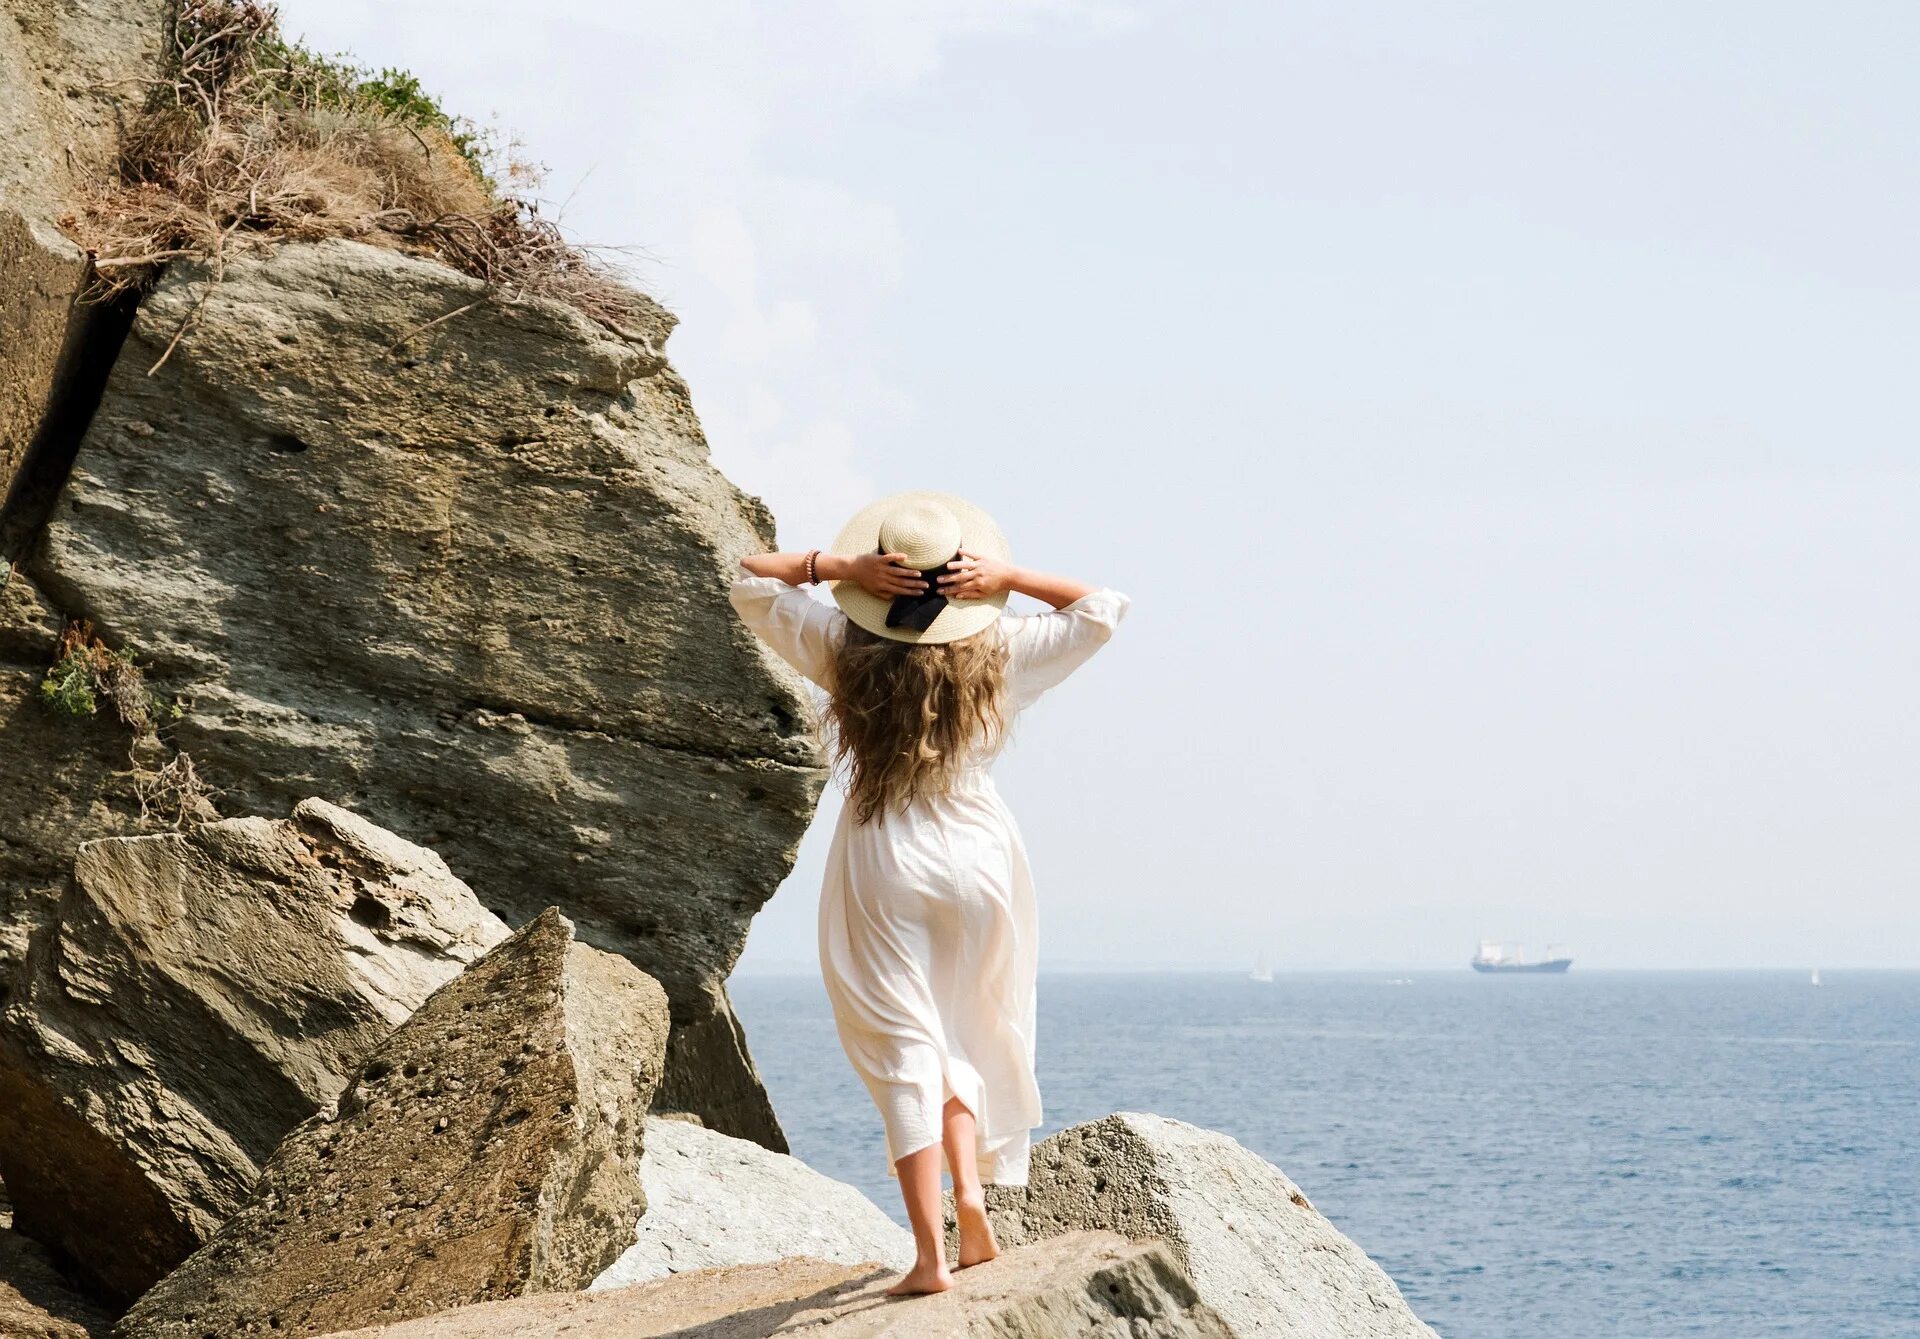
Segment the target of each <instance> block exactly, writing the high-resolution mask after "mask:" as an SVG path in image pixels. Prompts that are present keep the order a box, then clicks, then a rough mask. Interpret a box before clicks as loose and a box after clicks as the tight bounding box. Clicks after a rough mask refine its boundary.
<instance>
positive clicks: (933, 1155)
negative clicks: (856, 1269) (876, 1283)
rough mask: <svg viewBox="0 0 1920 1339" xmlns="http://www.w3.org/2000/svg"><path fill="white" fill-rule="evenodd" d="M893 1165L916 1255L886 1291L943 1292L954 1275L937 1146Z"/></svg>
mask: <svg viewBox="0 0 1920 1339" xmlns="http://www.w3.org/2000/svg"><path fill="white" fill-rule="evenodd" d="M893 1165H894V1169H895V1170H896V1171H898V1172H899V1173H900V1194H901V1197H902V1198H904V1199H905V1200H906V1202H907V1221H908V1222H910V1223H912V1224H913V1248H914V1251H915V1258H914V1262H913V1268H912V1269H909V1270H908V1271H907V1272H906V1274H905V1275H904V1276H903V1277H902V1278H901V1280H900V1281H899V1282H898V1283H896V1284H894V1285H893V1286H892V1287H891V1288H889V1289H887V1292H888V1293H890V1294H892V1295H893V1296H896V1297H899V1296H904V1295H905V1294H908V1293H937V1292H945V1291H946V1290H947V1289H948V1288H951V1287H952V1286H953V1275H952V1274H950V1273H948V1272H947V1250H946V1245H947V1243H946V1234H945V1233H944V1232H943V1231H942V1230H941V1228H942V1224H941V1222H940V1145H938V1144H928V1145H927V1146H926V1147H925V1148H921V1149H915V1150H914V1151H913V1152H911V1153H909V1154H907V1156H906V1157H904V1158H901V1159H900V1160H899V1161H897V1162H895V1163H894V1164H893Z"/></svg>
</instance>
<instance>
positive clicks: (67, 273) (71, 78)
mask: <svg viewBox="0 0 1920 1339" xmlns="http://www.w3.org/2000/svg"><path fill="white" fill-rule="evenodd" d="M171 9H172V4H171V0H0V498H4V497H6V495H7V493H8V491H9V487H10V485H11V484H12V483H13V482H14V479H15V477H16V475H17V474H18V473H19V471H20V467H21V464H22V462H23V461H24V459H25V458H26V455H27V449H28V446H29V444H30V443H31V442H32V441H33V440H34V438H35V436H36V434H37V433H38V432H39V431H40V428H41V424H42V421H43V419H44V418H45V417H46V415H47V411H48V409H49V407H50V406H51V405H52V404H53V402H54V401H55V399H56V398H57V397H56V395H55V386H56V382H57V381H59V380H61V379H62V377H63V376H64V377H66V378H72V377H74V376H76V375H84V371H85V369H84V368H83V367H81V366H80V364H82V363H84V362H85V361H86V360H87V359H88V358H90V357H91V356H93V354H94V352H95V349H96V347H97V345H98V343H99V336H98V332H91V331H89V330H88V329H87V328H86V319H87V318H88V317H90V316H91V315H93V314H96V313H97V312H98V311H99V309H97V308H95V309H92V310H91V311H90V310H89V307H88V306H87V305H86V304H81V303H79V302H78V301H77V299H78V298H79V297H80V295H81V293H82V291H83V289H84V288H85V287H86V285H87V282H88V269H87V257H86V253H85V252H83V251H82V250H81V249H80V248H79V247H77V246H75V245H74V244H73V243H72V242H71V241H69V240H68V239H67V238H66V237H65V236H64V235H63V234H62V233H61V232H60V231H59V229H58V227H57V225H58V223H59V221H60V219H61V217H62V216H63V215H64V214H66V213H67V212H69V210H71V208H72V207H73V205H74V203H75V201H76V198H77V194H78V192H79V191H80V190H81V189H82V188H83V185H84V183H85V182H86V180H87V179H88V178H90V177H97V176H110V175H112V173H113V171H114V165H115V160H116V155H117V151H118V147H119V139H120V132H121V129H122V127H123V126H124V125H125V123H126V120H127V118H128V117H129V116H130V115H131V114H132V113H133V112H134V111H136V110H137V109H138V108H139V106H140V105H141V103H143V102H144V101H145V100H146V97H147V94H148V91H149V90H150V89H151V87H152V81H153V78H154V77H155V76H156V75H157V74H158V73H159V71H160V55H161V47H162V44H163V41H164V33H165V28H166V17H167V14H168V13H169V12H170V10H171ZM121 319H122V318H119V317H116V318H115V320H116V321H118V320H121ZM115 342H117V336H116V341H115ZM106 356H107V358H108V359H109V360H111V358H112V354H111V352H110V351H109V352H108V353H107V355H106ZM85 426H86V425H85V421H84V419H83V420H82V421H81V422H80V423H79V424H78V425H75V426H74V429H73V430H74V434H75V435H76V436H77V434H78V430H79V429H80V428H84V427H85ZM6 530H7V526H6V524H5V517H4V516H0V538H4V536H5V532H6ZM7 556H11V555H7Z"/></svg>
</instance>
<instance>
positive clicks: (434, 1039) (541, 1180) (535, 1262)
mask: <svg viewBox="0 0 1920 1339" xmlns="http://www.w3.org/2000/svg"><path fill="white" fill-rule="evenodd" d="M667 1026H668V1023H667V1002H666V997H665V995H664V994H663V993H662V991H661V990H660V987H659V986H658V985H657V984H656V983H655V982H654V981H652V980H651V979H650V978H648V977H647V976H645V975H644V974H642V973H641V972H640V971H639V970H638V969H636V968H635V967H634V966H633V965H632V964H630V963H628V962H627V961H626V960H625V959H623V958H620V957H618V956H616V955H614V954H610V953H603V952H601V951H599V950H598V949H593V948H589V947H588V946H586V945H585V944H580V943H576V942H575V941H574V938H573V927H572V925H571V924H570V923H569V922H568V921H567V919H566V917H564V916H562V915H561V914H560V913H559V912H558V911H551V910H550V911H547V912H544V913H542V914H541V915H540V916H538V917H536V918H535V919H534V920H533V921H532V922H530V923H529V924H528V925H526V926H525V927H523V928H522V929H520V930H518V931H516V932H515V933H514V934H513V935H512V936H511V937H510V938H508V939H506V940H504V941H502V942H501V944H500V945H499V946H498V947H496V948H495V949H494V950H493V951H492V952H491V953H489V954H488V955H487V956H486V957H485V958H483V959H481V960H480V961H479V962H478V963H476V964H475V965H474V966H473V967H471V968H469V969H468V970H467V971H466V972H465V973H463V974H462V975H461V976H459V977H458V978H456V979H455V980H454V981H452V982H451V983H450V984H448V985H446V986H445V987H443V988H442V989H440V990H439V991H438V992H436V993H435V994H434V996H433V997H432V998H431V999H429V1000H428V1001H427V1002H426V1004H424V1005H422V1006H421V1008H420V1010H419V1012H418V1013H416V1014H414V1016H413V1017H412V1018H410V1019H408V1020H407V1022H406V1023H404V1024H403V1025H401V1027H400V1028H399V1030H398V1031H396V1032H395V1033H394V1034H393V1035H392V1036H391V1037H390V1038H388V1039H387V1040H386V1041H385V1042H383V1043H382V1044H381V1045H380V1046H379V1047H377V1048H376V1049H375V1050H374V1051H373V1053H372V1054H371V1055H370V1056H369V1057H368V1058H367V1062H366V1065H365V1067H364V1068H363V1069H362V1070H361V1072H360V1074H359V1076H358V1077H357V1078H355V1079H354V1081H353V1083H352V1085H351V1086H350V1087H349V1088H348V1089H347V1090H346V1091H345V1092H344V1093H342V1094H341V1097H340V1101H339V1107H338V1110H337V1111H336V1112H331V1113H323V1114H321V1115H318V1116H316V1117H314V1118H313V1119H312V1120H310V1121H308V1122H307V1123H306V1124H304V1125H302V1126H300V1127H299V1128H298V1129H297V1130H295V1131H294V1132H293V1133H292V1134H291V1135H289V1136H288V1137H287V1139H286V1142H284V1143H283V1144H281V1146H280V1148H279V1150H278V1151H277V1152H276V1153H275V1154H274V1155H273V1159H272V1161H270V1162H269V1163H268V1164H267V1167H266V1169H265V1170H264V1171H263V1172H262V1174H261V1177H260V1181H259V1184H258V1185H257V1186H256V1187H255V1190H254V1193H253V1196H252V1197H251V1198H250V1199H249V1200H248V1201H247V1202H246V1204H245V1205H244V1206H242V1207H241V1209H240V1210H239V1212H237V1213H236V1214H235V1215H234V1216H233V1217H232V1218H230V1219H229V1220H228V1221H227V1223H226V1225H225V1226H224V1227H222V1228H221V1229H220V1232H219V1234H218V1235H216V1236H215V1237H214V1238H213V1240H211V1241H210V1242H208V1243H207V1244H206V1245H205V1246H203V1247H202V1248H201V1249H200V1250H199V1251H197V1252H196V1253H195V1254H194V1255H193V1256H192V1257H191V1258H190V1259H188V1261H187V1262H186V1263H185V1264H184V1265H182V1266H181V1267H180V1268H179V1269H177V1270H175V1271H174V1272H173V1273H172V1274H170V1275H168V1276H167V1277H166V1278H165V1279H163V1280H162V1281H161V1282H160V1283H159V1284H158V1285H156V1286H155V1287H154V1289H153V1290H152V1291H151V1292H149V1293H148V1294H147V1295H146V1296H145V1297H143V1298H141V1299H140V1301H139V1302H138V1303H137V1304H136V1305H135V1306H134V1308H133V1309H132V1310H131V1311H130V1312H128V1314H127V1315H126V1316H125V1317H124V1318H123V1319H122V1321H121V1322H120V1327H119V1329H118V1330H117V1331H116V1333H117V1334H120V1335H122V1336H125V1337H126V1339H162V1337H164V1339H202V1336H205V1335H208V1334H214V1335H219V1336H222V1339H225V1337H226V1336H230V1335H245V1334H262V1333H266V1332H269V1331H274V1332H284V1333H288V1334H319V1333H324V1332H326V1331H329V1330H336V1329H342V1328H346V1327H349V1326H356V1325H364V1324H368V1323H372V1322H379V1321H387V1320H403V1319H407V1318H409V1317H413V1316H421V1315H428V1314H431V1313H433V1312H436V1311H442V1310H445V1309H447V1308H449V1307H455V1306H461V1305H465V1304H467V1303H472V1302H482V1301H490V1300H494V1299H497V1298H504V1297H517V1296H520V1295H521V1294H524V1293H543V1292H557V1291H563V1290H570V1289H576V1288H584V1287H585V1286H586V1285H587V1284H588V1283H590V1282H591V1281H592V1280H593V1278H594V1276H595V1275H597V1274H599V1273H600V1271H601V1270H603V1269H605V1268H606V1267H607V1266H608V1265H609V1264H611V1263H613V1261H614V1259H615V1258H617V1257H618V1256H619V1254H620V1252H621V1251H622V1250H623V1249H624V1248H625V1247H626V1245H627V1243H628V1242H629V1241H630V1240H631V1239H632V1232H633V1223H634V1221H635V1220H636V1219H637V1218H639V1216H640V1215H641V1213H642V1212H644V1210H645V1208H646V1198H645V1196H644V1195H643V1193H642V1191H641V1185H640V1180H639V1175H638V1172H639V1165H640V1158H641V1152H642V1138H643V1132H644V1127H645V1125H646V1120H645V1116H646V1110H647V1104H648V1102H649V1100H650V1099H651V1098H652V1096H653V1092H654V1088H655V1086H656V1085H657V1084H658V1082H659V1080H660V1073H661V1068H662V1065H663V1062H664V1057H665V1053H666V1043H667Z"/></svg>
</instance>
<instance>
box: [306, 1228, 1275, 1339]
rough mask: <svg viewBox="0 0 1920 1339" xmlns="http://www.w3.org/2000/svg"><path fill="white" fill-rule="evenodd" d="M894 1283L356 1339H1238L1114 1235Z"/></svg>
mask: <svg viewBox="0 0 1920 1339" xmlns="http://www.w3.org/2000/svg"><path fill="white" fill-rule="evenodd" d="M894 1277H895V1275H894V1274H893V1272H892V1271H890V1270H884V1269H875V1268H872V1267H869V1266H864V1265H838V1264H832V1263H829V1262H827V1261H824V1260H812V1259H808V1258H806V1257H804V1256H800V1257H792V1258H789V1259H785V1260H779V1261H774V1262H771V1263H767V1264H758V1265H741V1266H736V1267H733V1268H730V1269H703V1270H699V1271H696V1272H694V1273H690V1274H676V1275H674V1276H673V1277H672V1278H670V1279H665V1280H661V1281H659V1282H656V1283H646V1284H640V1285H638V1286H635V1287H631V1288H618V1289H614V1290H612V1291H608V1292H592V1293H586V1294H574V1295H572V1296H565V1297H538V1298H525V1299H522V1300H520V1301H517V1302H499V1303H494V1304H491V1305H488V1306H476V1307H468V1308H464V1309H462V1310H459V1311H451V1312H446V1313H444V1314H442V1315H438V1316H433V1317H430V1318H429V1319H426V1320H416V1321H409V1322H407V1323H405V1324H401V1325H389V1326H386V1327H384V1328H379V1329H367V1330H355V1331H353V1332H352V1336H351V1339H505V1337H506V1336H513V1337H514V1339H558V1336H565V1339H649V1337H655V1339H665V1337H666V1336H672V1339H770V1336H773V1335H788V1334H799V1333H804V1334H806V1335H807V1336H808V1339H893V1337H894V1336H900V1337H901V1339H905V1337H906V1336H912V1339H963V1336H964V1339H986V1336H992V1337H993V1339H1233V1332H1232V1331H1231V1330H1229V1329H1228V1328H1227V1327H1226V1324H1225V1323H1224V1322H1223V1321H1221V1319H1220V1318H1219V1317H1218V1316H1217V1315H1215V1314H1214V1313H1213V1312H1212V1311H1210V1310H1208V1309H1207V1307H1205V1306H1204V1305H1202V1304H1201V1303H1200V1302H1199V1301H1198V1300H1197V1299H1196V1298H1195V1296H1194V1293H1193V1287H1192V1285H1191V1284H1189V1283H1188V1282H1187V1280H1186V1278H1185V1276H1184V1275H1182V1274H1181V1272H1180V1267H1179V1266H1178V1265H1177V1264H1175V1263H1174V1261H1173V1258H1172V1256H1171V1255H1169V1254H1168V1252H1167V1250H1166V1248H1165V1247H1164V1246H1162V1245H1160V1244H1158V1243H1147V1244H1142V1245H1133V1244H1129V1243H1127V1242H1124V1241H1122V1240H1120V1238H1118V1237H1116V1236H1113V1235H1112V1234H1110V1233H1103V1232H1082V1233H1076V1234H1074V1235H1072V1236H1066V1237H1058V1238H1055V1239H1054V1240H1052V1241H1047V1242H1042V1243H1038V1244H1035V1245H1032V1246H1029V1247H1027V1248H1025V1249H1024V1250H1020V1251H1013V1252H1009V1253H1008V1254H1006V1255H1004V1256H1002V1257H1001V1258H1000V1259H998V1260H994V1261H992V1262H990V1263H988V1264H984V1265H979V1266H976V1267H975V1268H973V1269H966V1270H961V1271H960V1272H959V1273H957V1274H956V1275H955V1276H954V1287H953V1289H952V1291H950V1292H945V1293H940V1294H937V1295H935V1296H932V1297H913V1298H901V1299H892V1298H888V1297H885V1296H884V1292H885V1290H886V1288H887V1286H888V1285H889V1284H891V1283H892V1282H893V1279H894ZM1303 1336H1304V1332H1303ZM336 1339H348V1336H345V1335H341V1336H336Z"/></svg>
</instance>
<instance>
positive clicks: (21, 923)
mask: <svg viewBox="0 0 1920 1339" xmlns="http://www.w3.org/2000/svg"><path fill="white" fill-rule="evenodd" d="M5 576H6V569H5V566H4V564H3V563H0V1002H4V997H5V994H6V989H7V987H6V983H7V981H8V980H9V978H11V977H12V976H13V974H14V973H15V972H16V971H17V970H18V969H19V965H20V961H21V959H22V958H23V957H25V955H26V951H27V941H28V939H29V938H30V937H31V936H32V934H33V932H34V930H35V929H36V928H37V927H39V926H41V925H44V924H45V923H46V922H47V921H49V920H50V919H51V918H52V916H53V914H54V909H55V908H56V907H57V906H58V905H59V901H60V896H61V892H62V890H63V889H64V888H65V887H66V884H67V880H68V879H69V878H70V877H71V876H72V874H73V852H74V846H75V845H76V844H77V842H76V841H74V840H73V837H74V834H77V833H83V832H84V833H87V834H88V835H90V836H111V835H114V834H116V833H120V832H132V831H134V830H136V828H137V826H138V815H139V812H140V808H139V801H138V800H137V799H136V798H135V796H134V791H133V785H132V782H131V780H130V778H129V777H128V776H127V775H125V773H126V771H127V746H128V733H127V731H126V729H125V728H124V727H122V726H120V725H118V724H117V723H113V722H112V721H110V720H109V719H108V718H107V717H104V716H103V717H101V718H97V719H94V720H91V721H76V720H72V719H69V718H66V717H62V716H56V715H55V714H54V713H52V712H50V711H47V710H46V709H45V708H43V707H42V706H41V705H40V703H39V702H38V701H37V700H36V698H37V697H38V695H39V691H40V681H41V680H42V679H43V678H44V677H45V676H46V672H47V668H48V666H50V665H51V664H52V663H53V660H54V656H55V651H56V648H57V646H58V644H59V641H60V632H61V629H62V628H63V627H64V626H65V624H64V621H63V620H62V619H61V618H60V617H59V615H58V614H56V613H55V612H54V610H53V607H52V606H51V605H49V604H48V603H47V602H46V601H45V600H44V599H43V598H42V597H41V595H40V593H39V591H37V590H36V589H34V586H33V583H32V582H30V581H28V580H27V579H26V578H25V577H24V576H18V575H16V576H15V577H14V578H13V579H12V580H11V581H5V580H4V578H5Z"/></svg>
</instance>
